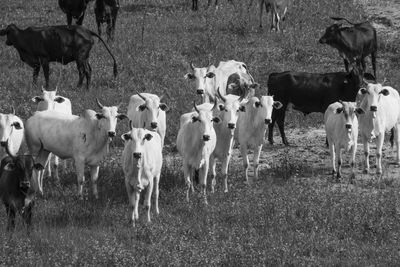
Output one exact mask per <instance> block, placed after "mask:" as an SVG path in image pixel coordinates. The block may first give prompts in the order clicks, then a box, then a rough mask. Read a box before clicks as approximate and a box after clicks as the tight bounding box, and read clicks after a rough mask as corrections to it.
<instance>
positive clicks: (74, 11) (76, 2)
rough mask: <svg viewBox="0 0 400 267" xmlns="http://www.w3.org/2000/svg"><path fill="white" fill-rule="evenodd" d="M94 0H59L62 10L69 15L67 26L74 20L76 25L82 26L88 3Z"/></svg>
mask: <svg viewBox="0 0 400 267" xmlns="http://www.w3.org/2000/svg"><path fill="white" fill-rule="evenodd" d="M90 1H93V0H58V5H59V6H60V8H61V10H62V11H63V12H64V13H65V14H67V24H68V25H71V24H72V18H74V19H76V24H78V25H82V23H83V18H84V17H85V11H86V7H87V5H88V3H89V2H90Z"/></svg>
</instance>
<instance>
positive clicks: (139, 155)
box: [133, 152, 142, 159]
mask: <svg viewBox="0 0 400 267" xmlns="http://www.w3.org/2000/svg"><path fill="white" fill-rule="evenodd" d="M133 157H134V158H135V159H141V158H142V153H140V152H134V153H133Z"/></svg>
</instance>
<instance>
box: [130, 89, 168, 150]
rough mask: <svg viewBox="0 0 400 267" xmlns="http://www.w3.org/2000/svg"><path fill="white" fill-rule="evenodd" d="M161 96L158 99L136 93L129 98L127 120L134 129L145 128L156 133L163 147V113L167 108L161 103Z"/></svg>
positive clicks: (164, 129)
mask: <svg viewBox="0 0 400 267" xmlns="http://www.w3.org/2000/svg"><path fill="white" fill-rule="evenodd" d="M162 99H163V96H161V97H158V96H157V95H154V94H149V93H141V94H140V93H137V94H136V95H133V96H131V98H130V100H129V105H128V118H129V120H130V121H131V122H132V126H133V127H135V128H145V129H148V130H150V131H156V132H157V133H158V134H159V135H160V137H161V145H162V147H164V138H165V131H166V121H165V111H167V110H168V106H167V105H166V104H164V103H161V100H162Z"/></svg>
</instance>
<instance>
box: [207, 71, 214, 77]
mask: <svg viewBox="0 0 400 267" xmlns="http://www.w3.org/2000/svg"><path fill="white" fill-rule="evenodd" d="M206 77H207V78H214V77H215V73H214V72H209V73H207V74H206Z"/></svg>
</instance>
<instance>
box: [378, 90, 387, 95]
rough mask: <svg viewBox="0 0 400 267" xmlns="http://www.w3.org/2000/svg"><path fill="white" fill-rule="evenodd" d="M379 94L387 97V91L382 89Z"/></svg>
mask: <svg viewBox="0 0 400 267" xmlns="http://www.w3.org/2000/svg"><path fill="white" fill-rule="evenodd" d="M379 93H380V94H382V95H384V96H388V95H389V90H388V89H383V90H382V91H380V92H379Z"/></svg>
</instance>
